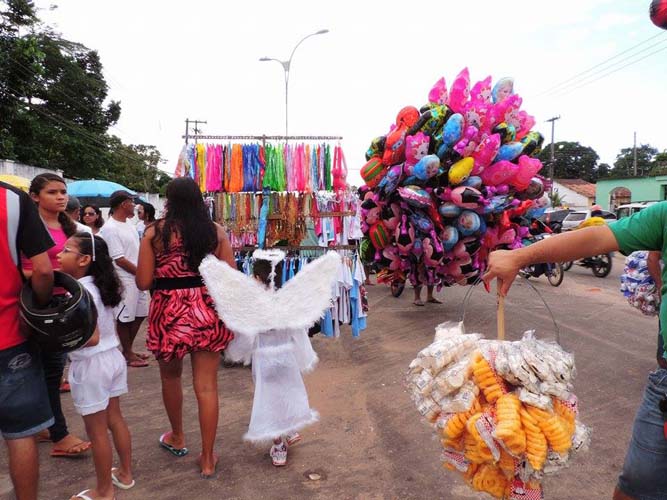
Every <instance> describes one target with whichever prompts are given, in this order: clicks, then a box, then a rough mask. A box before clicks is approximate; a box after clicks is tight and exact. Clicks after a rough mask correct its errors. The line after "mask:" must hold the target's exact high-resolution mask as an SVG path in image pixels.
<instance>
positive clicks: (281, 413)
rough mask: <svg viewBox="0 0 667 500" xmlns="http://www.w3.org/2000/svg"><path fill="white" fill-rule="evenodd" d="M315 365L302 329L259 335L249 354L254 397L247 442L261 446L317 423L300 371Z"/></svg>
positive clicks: (316, 415) (312, 352)
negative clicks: (250, 355) (250, 354)
mask: <svg viewBox="0 0 667 500" xmlns="http://www.w3.org/2000/svg"><path fill="white" fill-rule="evenodd" d="M316 364H317V354H315V351H314V350H313V348H312V346H311V344H310V339H309V338H308V333H307V331H306V330H271V331H269V332H264V333H260V334H259V335H257V337H256V339H255V346H254V349H253V352H252V376H253V380H254V382H255V395H254V399H253V405H252V415H251V417H250V426H249V427H248V432H247V433H246V434H245V436H244V437H243V438H244V439H245V440H247V441H251V442H253V443H257V444H261V443H266V442H269V441H271V440H273V439H274V438H276V437H279V436H284V435H286V434H289V433H292V432H296V431H298V430H300V429H303V428H304V427H306V426H308V425H310V424H312V423H315V422H317V420H318V418H319V415H318V413H317V412H316V411H315V410H313V409H312V408H311V407H310V404H309V403H308V393H307V392H306V386H305V385H304V383H303V377H302V376H301V374H302V372H307V371H310V370H312V369H313V368H314V367H315V365H316Z"/></svg>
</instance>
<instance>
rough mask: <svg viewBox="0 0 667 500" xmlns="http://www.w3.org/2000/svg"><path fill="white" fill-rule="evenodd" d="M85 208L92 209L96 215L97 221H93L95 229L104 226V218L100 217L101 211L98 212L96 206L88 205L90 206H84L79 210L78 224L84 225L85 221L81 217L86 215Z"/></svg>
mask: <svg viewBox="0 0 667 500" xmlns="http://www.w3.org/2000/svg"><path fill="white" fill-rule="evenodd" d="M86 208H92V209H93V210H94V211H95V213H96V214H97V219H95V224H94V226H95V227H96V228H97V229H99V228H101V227H102V226H103V225H104V218H103V217H102V210H100V209H99V207H98V206H97V205H90V204H88V205H84V206H83V208H82V209H81V220H80V221H79V222H81V223H82V224H85V220H86V219H84V218H83V215H84V214H85V213H86Z"/></svg>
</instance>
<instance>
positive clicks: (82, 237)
mask: <svg viewBox="0 0 667 500" xmlns="http://www.w3.org/2000/svg"><path fill="white" fill-rule="evenodd" d="M73 237H74V239H75V240H76V243H77V245H78V247H79V252H80V253H81V254H83V255H90V256H91V257H92V256H93V240H94V241H95V260H93V261H92V262H91V263H90V266H89V267H88V271H87V273H86V275H87V276H92V277H93V282H94V283H95V286H96V287H97V288H98V289H99V290H100V296H101V297H102V303H103V304H104V305H105V306H109V307H116V306H117V305H118V304H120V301H121V300H122V299H123V297H122V295H121V290H122V286H121V284H120V278H118V274H116V269H114V267H113V260H111V256H110V255H109V247H107V244H106V242H105V241H104V240H103V239H102V238H100V237H99V236H93V235H92V234H91V233H88V232H83V231H79V232H78V233H76V234H74V236H73Z"/></svg>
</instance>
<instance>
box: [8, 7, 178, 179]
mask: <svg viewBox="0 0 667 500" xmlns="http://www.w3.org/2000/svg"><path fill="white" fill-rule="evenodd" d="M0 49H1V50H0V158H7V159H12V160H17V161H20V162H22V163H27V164H31V165H36V166H41V167H46V168H52V169H60V170H62V171H63V172H64V174H65V176H67V177H74V178H93V177H94V178H97V179H109V180H115V181H118V182H127V183H128V184H127V186H128V187H132V188H136V189H138V190H141V191H145V190H158V189H159V188H160V186H161V185H163V184H164V181H165V179H168V176H166V175H162V174H161V172H160V171H159V169H158V168H157V165H158V164H159V162H160V153H159V151H157V150H156V149H155V148H154V147H153V146H144V145H139V146H128V145H124V144H123V143H122V142H121V141H120V140H119V139H118V138H117V137H112V136H110V135H109V134H108V130H109V128H110V127H112V126H113V125H114V124H115V123H116V122H117V121H118V119H119V118H120V113H121V107H120V103H119V102H117V101H113V100H109V99H108V90H109V88H108V85H107V83H106V81H105V79H104V75H103V73H102V61H101V60H100V57H99V54H98V53H97V52H96V51H95V50H90V49H89V48H87V47H85V46H83V45H82V44H80V43H76V42H72V41H69V40H66V39H64V38H63V37H62V36H61V35H59V34H58V33H56V32H54V31H53V30H52V29H50V28H49V27H48V26H44V25H42V23H41V22H40V21H39V19H38V17H37V15H36V11H35V7H34V5H33V2H32V1H30V0H0ZM147 187H148V188H149V189H145V188H147Z"/></svg>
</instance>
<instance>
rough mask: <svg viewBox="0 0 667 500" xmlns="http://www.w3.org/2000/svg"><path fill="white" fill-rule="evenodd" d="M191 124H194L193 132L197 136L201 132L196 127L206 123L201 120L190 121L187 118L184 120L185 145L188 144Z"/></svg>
mask: <svg viewBox="0 0 667 500" xmlns="http://www.w3.org/2000/svg"><path fill="white" fill-rule="evenodd" d="M191 123H193V124H194V128H193V131H194V133H195V135H197V134H199V132H201V130H200V129H199V127H198V125H199V124H200V123H203V124H206V123H207V122H205V121H203V120H190V119H189V118H186V119H185V144H187V143H188V138H189V136H190V124H191ZM195 142H197V138H196V137H195Z"/></svg>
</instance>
